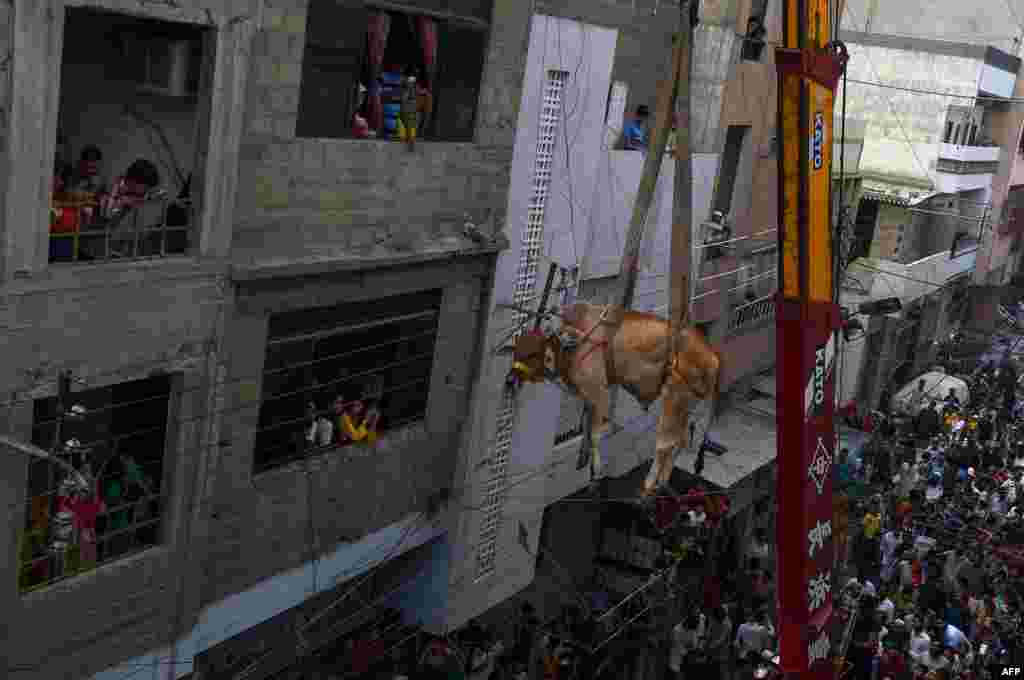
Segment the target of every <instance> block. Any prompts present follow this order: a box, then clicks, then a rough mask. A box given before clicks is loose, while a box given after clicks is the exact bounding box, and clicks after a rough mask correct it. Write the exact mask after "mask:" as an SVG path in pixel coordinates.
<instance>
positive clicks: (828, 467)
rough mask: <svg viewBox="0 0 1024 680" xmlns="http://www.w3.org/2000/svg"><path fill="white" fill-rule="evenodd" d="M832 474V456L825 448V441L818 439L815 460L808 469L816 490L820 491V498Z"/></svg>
mask: <svg viewBox="0 0 1024 680" xmlns="http://www.w3.org/2000/svg"><path fill="white" fill-rule="evenodd" d="M831 474H832V454H831V452H829V450H828V447H827V446H825V440H824V439H822V438H821V437H818V445H817V446H816V447H815V449H814V458H812V459H811V464H810V465H809V466H808V468H807V475H808V476H809V477H810V479H811V481H812V482H814V488H815V489H817V490H818V495H819V496H820V495H821V494H822V492H824V491H825V482H827V481H828V477H829V475H831Z"/></svg>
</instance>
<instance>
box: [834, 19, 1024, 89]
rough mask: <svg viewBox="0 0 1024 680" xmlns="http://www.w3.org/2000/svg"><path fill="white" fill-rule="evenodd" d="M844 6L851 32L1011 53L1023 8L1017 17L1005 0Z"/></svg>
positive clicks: (846, 20) (844, 23)
mask: <svg viewBox="0 0 1024 680" xmlns="http://www.w3.org/2000/svg"><path fill="white" fill-rule="evenodd" d="M845 5H846V11H845V14H844V17H843V29H844V30H850V31H870V32H872V33H881V34H890V35H895V36H908V37H909V36H912V37H916V38H924V39H931V40H943V41H950V42H959V43H966V44H973V45H979V46H985V45H991V46H993V47H998V48H999V49H1002V50H1004V51H1007V52H1009V53H1010V54H1013V53H1014V49H1015V45H1014V43H1013V39H1014V38H1016V37H1019V34H1020V31H1019V29H1018V24H1019V23H1020V22H1019V18H1018V17H1019V14H1020V11H1019V10H1017V15H1018V16H1017V17H1015V16H1014V14H1013V13H1012V12H1011V11H1010V9H1008V7H1007V4H1006V3H1005V2H1002V0H978V1H977V2H971V3H963V2H956V0H935V1H933V0H909V2H901V3H899V4H896V3H891V2H885V0H847V2H846V3H845ZM1014 9H1016V7H1014ZM851 77H852V76H851Z"/></svg>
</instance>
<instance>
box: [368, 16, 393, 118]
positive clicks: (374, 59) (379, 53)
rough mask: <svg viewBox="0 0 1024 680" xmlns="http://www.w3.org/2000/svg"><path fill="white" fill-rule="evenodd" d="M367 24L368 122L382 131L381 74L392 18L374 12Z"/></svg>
mask: <svg viewBox="0 0 1024 680" xmlns="http://www.w3.org/2000/svg"><path fill="white" fill-rule="evenodd" d="M366 23H367V27H366V41H367V56H368V57H369V59H370V82H369V83H368V84H367V88H366V89H367V92H366V120H367V122H368V123H369V124H370V129H371V130H380V128H381V126H383V125H384V107H383V104H382V103H381V98H380V73H381V66H382V65H383V63H384V49H385V47H387V44H388V32H389V31H390V30H391V17H390V16H388V15H387V14H386V13H385V12H373V13H371V14H370V16H369V18H368V21H367V22H366Z"/></svg>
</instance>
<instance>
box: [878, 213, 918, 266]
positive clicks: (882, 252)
mask: <svg viewBox="0 0 1024 680" xmlns="http://www.w3.org/2000/svg"><path fill="white" fill-rule="evenodd" d="M911 219H912V216H911V215H910V214H909V213H908V212H907V208H906V207H903V206H898V205H889V204H888V203H883V204H881V205H880V206H879V207H878V222H877V224H876V225H875V238H874V239H873V240H872V241H871V252H870V256H871V257H872V258H881V259H890V260H898V259H900V252H901V249H902V245H903V240H904V234H905V233H906V230H907V227H908V225H909V224H910V222H911Z"/></svg>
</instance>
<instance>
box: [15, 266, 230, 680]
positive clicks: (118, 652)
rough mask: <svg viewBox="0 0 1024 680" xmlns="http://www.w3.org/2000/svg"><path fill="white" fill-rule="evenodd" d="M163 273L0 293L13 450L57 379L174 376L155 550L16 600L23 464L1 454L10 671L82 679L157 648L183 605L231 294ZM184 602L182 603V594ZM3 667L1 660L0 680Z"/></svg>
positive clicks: (211, 277) (134, 270)
mask: <svg viewBox="0 0 1024 680" xmlns="http://www.w3.org/2000/svg"><path fill="white" fill-rule="evenodd" d="M159 273H160V275H159V276H157V275H156V274H155V273H154V271H153V270H152V267H151V266H148V265H145V264H144V265H127V266H126V265H123V264H122V265H120V266H115V267H114V268H113V269H100V268H96V269H93V270H91V272H90V274H91V276H80V277H79V276H74V277H69V276H68V275H67V274H68V271H67V270H57V271H54V272H52V273H51V275H50V276H48V277H46V278H44V279H41V280H36V281H32V282H26V283H9V284H7V286H6V289H5V291H4V292H5V293H7V294H10V297H9V298H8V300H7V304H6V305H5V306H4V308H3V315H2V319H0V326H2V327H3V330H2V331H0V332H2V333H3V340H2V345H3V347H4V352H5V356H7V357H8V358H9V359H10V361H5V362H4V365H3V369H2V370H0V385H2V386H3V387H2V389H3V392H4V394H6V395H8V396H9V397H11V396H13V397H14V398H15V399H18V400H23V401H20V403H19V404H18V406H17V407H16V408H15V409H14V410H13V411H12V412H9V414H8V415H9V418H10V419H9V420H8V421H7V422H8V424H9V425H8V426H5V429H6V428H7V427H9V428H10V429H9V431H10V432H11V433H12V434H13V436H15V437H16V438H18V439H21V440H22V441H30V440H31V427H32V401H31V399H32V398H39V397H43V396H52V394H53V391H54V379H55V376H56V373H57V371H58V370H59V369H62V368H67V369H70V370H71V371H73V373H74V375H75V376H76V377H81V378H83V379H84V380H85V384H77V383H76V384H75V385H74V388H73V389H74V390H75V391H78V390H82V389H90V388H95V387H101V386H106V385H110V384H114V383H118V382H123V381H126V380H134V379H139V378H142V377H145V376H147V375H149V374H150V372H151V371H153V370H157V369H166V370H170V371H172V372H175V373H181V378H180V379H179V380H177V381H176V385H177V395H178V396H177V397H172V411H171V413H170V415H169V417H170V418H171V425H170V432H171V434H170V435H169V437H168V441H169V442H173V444H172V445H171V446H169V448H168V449H167V450H166V451H165V455H164V478H163V483H162V488H163V490H164V491H165V492H166V501H165V504H164V506H163V508H164V509H163V515H162V517H163V524H162V532H161V536H162V538H161V540H160V545H159V546H157V547H155V548H152V549H150V550H147V551H145V552H142V553H139V554H138V555H136V556H134V557H130V558H125V559H121V560H118V561H115V562H112V563H110V564H108V565H104V566H101V567H100V568H98V569H96V570H95V571H93V572H90V573H86V574H83V575H80V576H77V577H73V578H70V579H68V580H66V581H62V582H60V583H58V584H56V585H54V586H52V587H49V588H46V589H43V590H40V591H37V592H33V593H31V594H26V595H19V594H18V592H17V583H18V579H17V577H16V573H17V572H16V571H15V570H16V568H17V565H16V562H15V560H16V556H17V554H18V551H17V549H16V546H17V539H18V534H19V532H20V530H21V528H22V527H23V526H24V522H25V515H24V508H25V505H24V501H25V494H26V487H25V479H26V465H27V460H26V459H25V458H24V457H22V456H16V455H7V454H6V452H5V455H3V456H0V461H2V468H0V480H3V482H2V483H3V484H4V485H5V490H4V494H3V496H4V498H5V499H6V501H5V502H7V503H10V505H9V506H8V511H7V514H8V521H7V522H5V523H4V525H3V527H4V529H3V534H2V537H0V541H2V546H3V548H2V551H0V552H2V554H3V555H4V559H3V562H2V563H0V575H2V576H0V580H2V581H3V583H4V584H5V585H4V587H3V589H2V590H0V602H2V603H3V604H2V606H0V612H2V616H0V621H3V623H5V624H7V625H10V626H11V627H10V630H9V635H8V636H6V637H4V638H2V639H0V658H2V659H4V660H5V661H6V662H7V663H8V664H9V665H10V666H11V668H15V669H16V668H18V667H27V668H29V669H36V670H28V671H26V675H25V677H30V678H64V677H67V678H82V677H88V676H89V675H91V673H93V672H95V671H98V670H101V669H103V668H105V667H106V666H108V665H110V664H111V663H114V662H116V661H118V660H120V659H124V658H130V657H131V656H133V655H135V654H138V653H140V652H143V651H145V650H146V649H148V648H150V647H153V646H158V645H160V644H164V643H165V642H166V640H167V638H168V636H169V635H170V630H171V627H172V626H173V625H174V624H175V622H176V616H177V613H178V611H179V605H181V604H182V602H183V601H182V600H180V599H179V594H180V593H179V586H180V585H181V584H180V581H179V575H181V574H182V573H185V572H186V571H187V564H188V562H187V557H186V551H185V545H186V535H187V533H186V532H187V531H188V528H189V523H190V520H191V517H192V512H191V507H192V506H191V502H190V501H191V499H192V492H193V489H194V484H195V473H196V471H197V467H198V466H201V465H203V463H204V453H205V451H206V450H207V449H208V448H209V447H208V446H207V445H206V442H205V434H206V431H205V428H203V427H202V423H203V421H204V414H205V412H206V411H207V408H208V406H209V404H208V403H207V400H206V395H207V393H208V385H207V381H206V378H207V376H208V370H207V354H208V351H209V348H210V347H211V341H213V340H214V339H215V338H216V336H217V317H218V314H219V311H220V310H221V309H222V308H223V307H224V306H225V305H226V304H227V288H226V286H224V285H222V282H221V281H219V278H218V276H217V274H216V269H213V270H212V271H211V269H210V268H209V267H207V268H205V269H204V268H203V267H199V266H196V265H182V264H179V265H178V266H177V268H176V269H174V270H172V269H169V268H168V267H162V268H161V269H160V272H159ZM89 279H91V281H90V280H89ZM88 283H91V285H87V284H88ZM36 370H38V371H39V373H38V374H36V375H31V374H29V372H34V371H36ZM8 485H9V486H8ZM194 583H195V582H194V581H193V584H194ZM184 598H185V600H184V601H185V602H187V601H188V592H187V591H186V592H185V593H184ZM14 624H16V625H14ZM40 664H42V665H41V666H40ZM4 669H5V666H4V665H3V664H2V663H0V672H2V671H3V670H4Z"/></svg>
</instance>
